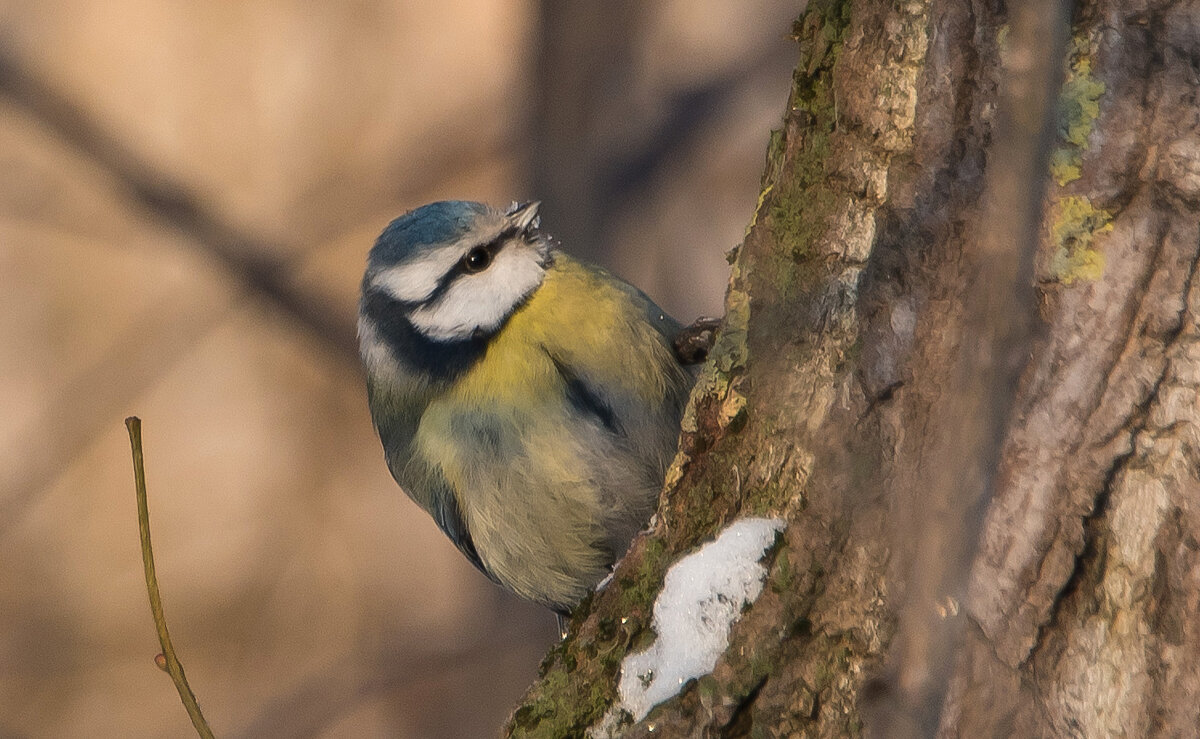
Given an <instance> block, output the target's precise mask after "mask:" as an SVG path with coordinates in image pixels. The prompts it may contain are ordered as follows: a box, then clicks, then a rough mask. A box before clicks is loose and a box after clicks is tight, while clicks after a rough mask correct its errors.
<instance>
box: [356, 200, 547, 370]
mask: <svg viewBox="0 0 1200 739" xmlns="http://www.w3.org/2000/svg"><path fill="white" fill-rule="evenodd" d="M538 205H539V204H538V203H537V202H532V203H525V204H523V205H514V206H512V207H511V208H509V209H508V210H507V211H500V210H496V209H494V208H490V207H488V206H487V205H484V204H482V203H473V202H466V201H458V200H450V201H442V202H437V203H430V204H429V205H424V206H421V207H420V208H417V209H416V210H413V211H410V212H408V213H405V214H404V215H402V216H400V217H399V218H397V219H396V220H394V221H392V222H391V223H390V224H388V226H387V228H385V229H384V230H383V233H382V234H380V236H379V239H378V240H376V242H375V246H374V247H373V248H372V249H371V253H370V255H369V256H368V257H367V271H366V274H365V275H364V276H363V284H362V301H361V303H360V304H359V341H360V345H361V348H362V352H363V359H364V360H365V361H366V363H367V367H368V370H371V369H373V368H378V369H381V370H382V369H384V368H385V367H386V366H387V365H390V364H391V363H392V362H394V361H395V360H396V359H399V360H400V361H403V362H407V363H409V364H411V365H413V367H412V368H414V369H424V370H427V371H428V372H429V373H432V374H435V375H436V374H440V373H441V372H442V371H443V370H445V369H446V367H445V365H453V364H454V362H456V361H463V360H465V358H467V357H470V356H473V355H474V354H475V352H476V351H477V350H478V349H481V348H482V345H483V344H484V343H486V341H487V339H488V338H490V337H491V336H492V335H494V334H495V333H496V332H497V331H499V330H500V328H501V327H502V326H503V325H504V322H505V320H506V319H507V318H508V317H509V316H510V315H512V313H513V311H515V310H516V309H517V308H518V307H520V305H521V304H522V303H523V302H524V301H525V300H527V299H528V298H529V296H530V295H531V294H532V293H533V292H534V291H535V290H537V288H538V286H539V285H541V284H542V279H543V277H544V276H545V272H546V269H547V268H548V267H549V266H550V263H551V259H552V255H551V244H550V240H549V239H548V238H547V237H546V236H544V235H543V234H542V233H541V232H540V231H539V230H538V217H537V213H538Z"/></svg>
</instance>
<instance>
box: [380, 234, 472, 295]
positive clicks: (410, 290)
mask: <svg viewBox="0 0 1200 739" xmlns="http://www.w3.org/2000/svg"><path fill="white" fill-rule="evenodd" d="M462 255H463V248H462V247H460V246H459V245H457V244H453V245H450V246H444V247H442V248H441V249H436V250H434V251H432V252H430V253H428V254H425V255H423V256H422V257H421V258H420V259H417V260H415V261H412V262H408V263H406V264H397V265H396V266H394V267H388V268H387V269H384V270H380V271H379V272H377V273H375V275H374V276H373V277H371V286H372V287H377V288H379V289H381V290H383V291H384V292H386V293H387V294H388V295H390V296H392V297H393V298H395V299H396V300H399V301H400V302H401V303H420V302H422V301H424V300H427V299H428V298H429V296H430V295H432V294H433V291H434V290H436V289H437V287H438V284H439V283H441V281H442V278H443V277H445V276H446V273H447V272H449V271H450V270H451V269H453V268H454V265H455V264H458V260H459V259H461V258H462Z"/></svg>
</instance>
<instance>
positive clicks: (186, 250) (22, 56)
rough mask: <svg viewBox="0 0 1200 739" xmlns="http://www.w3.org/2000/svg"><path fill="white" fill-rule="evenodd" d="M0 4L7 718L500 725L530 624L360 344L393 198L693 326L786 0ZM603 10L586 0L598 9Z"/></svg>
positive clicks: (68, 727) (66, 731) (790, 8)
mask: <svg viewBox="0 0 1200 739" xmlns="http://www.w3.org/2000/svg"><path fill="white" fill-rule="evenodd" d="M583 5H584V4H580V3H568V2H562V1H559V2H541V3H538V2H533V1H532V0H529V1H527V2H484V1H482V0H442V1H441V2H437V3H433V2H416V1H415V0H407V1H403V0H401V1H396V2H383V1H381V0H380V1H376V0H355V1H352V2H342V3H313V2H302V1H300V0H262V1H259V2H232V1H230V0H225V1H223V2H222V1H217V0H192V1H190V2H168V1H165V0H28V1H23V0H0V347H2V349H0V409H2V411H3V412H2V413H0V737H85V736H86V737H95V736H104V737H107V736H114V737H115V736H147V737H154V736H164V737H174V736H187V735H188V734H189V733H190V731H191V728H190V726H189V724H188V720H187V717H186V715H185V713H184V711H183V708H182V707H181V706H180V705H179V701H178V698H177V697H176V695H175V693H174V688H173V686H172V685H171V683H170V680H169V679H168V678H167V677H166V676H165V675H163V674H162V673H160V672H159V671H158V670H157V669H155V667H154V666H153V663H152V658H153V656H154V654H155V653H156V652H157V650H158V647H157V642H156V640H155V636H154V631H153V626H152V623H151V619H150V614H149V608H148V607H147V603H146V595H145V592H144V586H143V582H142V572H141V563H140V559H139V553H138V536H137V521H136V515H135V504H134V498H133V488H132V473H131V466H130V460H129V452H128V442H127V439H126V436H125V429H124V427H123V425H122V419H123V418H124V417H125V416H126V415H129V414H138V415H140V416H141V417H142V418H143V419H144V421H145V434H146V454H147V466H148V475H149V483H150V508H151V516H152V523H153V527H154V534H155V542H156V554H157V559H158V567H159V576H160V578H161V580H162V587H163V591H164V599H165V603H166V607H167V613H168V617H169V619H170V623H171V628H172V635H173V637H174V639H175V641H176V645H177V648H178V649H179V650H180V652H181V656H182V658H183V660H184V664H185V666H186V667H187V670H188V675H189V678H190V680H191V682H192V685H193V687H194V688H195V689H196V691H197V693H198V694H199V696H200V699H201V702H202V705H203V706H204V708H205V710H206V712H207V715H208V718H209V720H210V722H211V723H212V725H213V728H214V729H215V730H216V732H217V734H218V735H219V736H225V737H239V736H244V737H255V736H289V737H290V736H322V737H324V736H354V737H357V736H400V737H474V736H490V735H494V734H495V733H496V731H497V729H498V727H499V726H500V724H501V722H502V721H503V719H504V718H505V716H506V715H507V713H508V711H509V710H510V709H511V707H512V706H513V704H514V703H515V701H516V700H517V699H518V697H519V696H520V695H521V693H522V692H523V690H524V689H525V687H526V686H527V685H528V683H529V682H530V681H531V680H532V679H533V677H534V676H535V673H536V667H537V663H538V661H539V659H540V657H541V655H542V654H543V653H544V652H545V651H546V649H547V648H548V647H549V646H550V645H551V644H552V643H553V642H554V640H555V638H556V636H555V630H554V625H553V618H552V617H551V616H550V615H549V613H548V612H545V611H543V610H541V609H540V608H537V607H534V606H530V605H527V604H523V603H521V602H518V601H516V600H515V599H513V598H511V597H509V596H507V595H505V594H504V593H502V592H500V591H499V590H498V589H496V588H495V587H493V586H492V585H491V584H490V583H489V582H488V581H486V580H485V579H484V578H483V577H482V576H480V575H478V574H477V573H476V572H475V571H474V570H473V569H472V568H471V567H470V565H469V564H467V563H466V561H465V560H464V559H463V558H462V557H461V556H460V555H459V554H458V553H457V551H456V550H455V549H454V548H453V547H452V546H451V545H450V544H449V543H448V542H447V541H446V540H445V539H444V537H443V536H442V535H441V533H440V532H438V531H437V529H436V528H435V526H434V525H433V524H432V522H431V521H430V520H429V519H428V518H427V517H426V516H425V515H424V514H423V513H421V512H420V511H419V510H418V509H416V508H415V506H413V505H412V504H411V503H409V501H408V500H407V499H406V498H405V497H404V496H403V495H402V494H401V493H400V491H399V490H398V489H397V488H396V487H395V485H394V483H393V482H392V481H391V479H390V478H389V476H388V473H387V470H386V469H385V467H384V464H383V459H382V454H381V451H380V448H379V442H378V440H377V439H376V437H375V436H374V434H373V432H372V429H371V426H370V422H369V419H368V415H367V410H366V404H365V397H364V395H365V394H364V392H363V390H362V378H361V375H360V371H359V369H358V365H357V358H356V357H355V356H354V354H353V325H354V311H355V300H356V291H357V286H358V279H359V276H360V274H361V269H362V265H363V261H364V257H365V255H366V252H367V250H368V249H369V248H370V245H371V242H372V240H373V239H374V237H375V235H376V234H377V233H378V232H379V231H380V230H381V229H382V227H383V226H384V225H385V224H386V223H387V222H388V221H389V220H390V219H391V218H393V217H395V216H396V215H399V214H400V213H402V212H403V211H405V210H407V209H410V208H412V207H415V206H417V205H419V204H421V203H423V202H427V201H430V200H435V199H441V198H466V199H478V200H485V201H490V202H492V203H495V204H506V203H508V202H509V201H511V200H513V199H532V198H540V199H542V200H543V201H544V206H543V209H542V213H543V226H544V227H545V228H546V229H547V230H548V231H550V232H551V233H553V234H555V235H557V236H559V237H560V238H561V239H562V241H563V243H564V245H565V247H566V248H567V249H569V250H571V251H574V252H575V253H578V254H580V255H583V256H587V257H588V258H591V259H594V260H597V261H600V262H603V263H605V264H607V265H608V266H610V267H612V268H613V269H615V270H616V271H617V272H618V273H619V274H622V275H623V276H625V277H626V278H628V279H629V280H631V281H632V282H634V283H636V284H638V285H639V286H641V287H642V288H643V289H645V290H646V291H647V292H649V293H650V294H651V295H652V296H653V297H655V298H656V299H658V300H659V302H660V303H662V305H663V306H664V307H666V308H667V309H668V310H670V311H671V312H673V313H674V314H675V315H676V316H677V317H678V318H680V319H681V320H684V321H688V320H691V319H692V318H693V317H695V316H696V315H697V314H700V313H708V314H715V313H719V309H720V303H721V295H722V291H723V289H724V284H725V280H726V276H727V266H726V264H725V262H724V258H723V254H724V252H725V251H726V250H728V249H729V248H730V247H732V246H733V245H735V244H736V243H737V242H738V241H739V240H740V238H741V235H742V232H743V230H744V228H745V224H746V223H747V221H748V220H749V218H750V216H751V212H752V209H753V206H754V203H755V199H756V197H757V194H758V192H757V183H758V177H759V173H760V169H761V165H762V161H763V156H764V153H765V149H766V142H767V134H768V130H769V129H770V128H771V127H772V126H774V125H776V124H777V122H778V121H779V119H780V115H781V113H782V106H783V104H784V101H785V97H786V93H787V86H788V79H789V71H790V68H791V65H792V62H793V48H792V45H791V44H790V42H789V41H788V40H787V37H786V34H787V31H788V29H789V23H790V21H791V19H792V17H794V15H795V14H796V12H797V10H798V7H797V5H798V3H789V2H784V1H783V0H742V2H722V1H719V0H660V1H659V2H636V1H635V0H619V1H616V2H611V3H606V4H603V5H601V4H599V3H596V4H593V6H592V7H583ZM601 8H602V9H601Z"/></svg>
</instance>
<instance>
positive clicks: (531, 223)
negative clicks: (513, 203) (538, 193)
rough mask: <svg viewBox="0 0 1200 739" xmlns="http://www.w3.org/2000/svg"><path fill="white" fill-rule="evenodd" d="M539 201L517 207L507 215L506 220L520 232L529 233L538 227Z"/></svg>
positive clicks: (540, 204) (540, 203)
mask: <svg viewBox="0 0 1200 739" xmlns="http://www.w3.org/2000/svg"><path fill="white" fill-rule="evenodd" d="M541 206H542V202H541V201H540V200H532V201H530V202H528V203H523V204H521V205H518V206H517V207H516V208H514V209H513V210H511V211H509V213H508V220H509V222H511V223H512V224H513V225H514V226H516V227H517V228H518V229H519V230H521V231H530V230H532V229H535V228H537V227H538V208H540V207H541Z"/></svg>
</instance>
